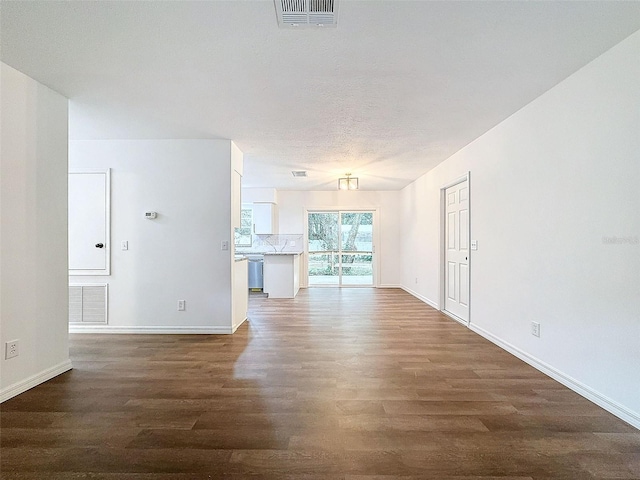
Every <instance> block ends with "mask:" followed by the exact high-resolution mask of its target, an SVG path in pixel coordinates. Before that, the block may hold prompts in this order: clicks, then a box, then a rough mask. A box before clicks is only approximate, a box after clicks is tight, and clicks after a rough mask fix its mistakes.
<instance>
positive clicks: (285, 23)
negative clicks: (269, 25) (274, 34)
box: [274, 0, 338, 28]
mask: <svg viewBox="0 0 640 480" xmlns="http://www.w3.org/2000/svg"><path fill="white" fill-rule="evenodd" d="M274 3H275V6H276V13H277V15H278V25H280V27H281V28H288V27H304V26H307V27H310V26H311V27H335V26H336V24H337V19H338V16H337V13H338V0H274Z"/></svg>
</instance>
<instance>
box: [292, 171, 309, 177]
mask: <svg viewBox="0 0 640 480" xmlns="http://www.w3.org/2000/svg"><path fill="white" fill-rule="evenodd" d="M291 174H292V175H293V176H294V177H306V176H307V172H306V170H293V171H292V172H291Z"/></svg>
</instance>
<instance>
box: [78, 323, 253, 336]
mask: <svg viewBox="0 0 640 480" xmlns="http://www.w3.org/2000/svg"><path fill="white" fill-rule="evenodd" d="M240 325H241V324H240ZM240 325H238V326H240ZM236 328H237V327H236ZM234 331H235V330H234V329H232V328H231V327H200V326H181V327H164V326H129V325H127V326H121V327H117V326H112V325H73V324H70V325H69V333H124V334H149V335H151V334H169V335H181V334H185V335H186V334H202V335H212V334H213V335H230V334H232V333H233V332H234Z"/></svg>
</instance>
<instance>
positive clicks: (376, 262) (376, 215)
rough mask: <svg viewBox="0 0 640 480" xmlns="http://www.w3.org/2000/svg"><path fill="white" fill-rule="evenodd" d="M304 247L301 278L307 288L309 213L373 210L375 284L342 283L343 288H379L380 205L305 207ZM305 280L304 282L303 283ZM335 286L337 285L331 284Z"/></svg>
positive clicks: (303, 285) (301, 285) (302, 286)
mask: <svg viewBox="0 0 640 480" xmlns="http://www.w3.org/2000/svg"><path fill="white" fill-rule="evenodd" d="M303 211H304V240H303V241H304V248H305V256H306V259H305V262H304V266H303V267H302V268H301V269H300V270H301V272H300V273H301V274H302V275H303V277H302V278H301V279H300V288H307V287H308V286H309V251H308V250H307V249H308V247H309V213H313V212H373V245H372V249H373V252H372V253H373V261H372V263H373V266H372V269H373V285H371V286H364V287H361V286H358V285H353V286H349V285H342V286H341V288H372V287H373V288H378V287H379V286H380V274H379V273H380V256H379V254H378V252H379V250H380V249H379V245H380V228H379V227H378V222H379V221H380V207H342V206H330V207H326V206H324V207H304V208H303ZM303 280H304V284H303ZM330 286H331V287H335V285H330Z"/></svg>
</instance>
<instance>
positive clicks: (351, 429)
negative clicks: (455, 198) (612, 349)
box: [0, 289, 640, 480]
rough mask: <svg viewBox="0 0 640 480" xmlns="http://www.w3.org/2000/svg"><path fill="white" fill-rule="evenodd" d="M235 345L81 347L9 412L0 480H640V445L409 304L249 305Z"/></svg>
mask: <svg viewBox="0 0 640 480" xmlns="http://www.w3.org/2000/svg"><path fill="white" fill-rule="evenodd" d="M249 316H250V322H249V323H248V324H245V325H243V326H242V327H241V328H240V329H239V330H238V332H237V333H236V334H235V335H233V336H213V335H211V336H209V335H191V336H189V335H99V336H98V335H72V336H71V356H72V361H73V364H74V369H73V370H72V371H70V372H68V373H66V374H64V375H60V376H59V377H57V378H55V379H53V380H51V381H49V382H47V383H45V384H43V385H41V386H38V387H36V388H34V389H32V390H30V391H28V392H25V393H24V394H22V395H20V396H18V397H16V398H13V399H11V400H9V401H7V402H5V403H3V404H2V405H1V407H0V409H1V414H0V420H1V423H0V426H1V436H0V444H1V450H0V455H1V456H0V471H1V476H2V479H6V480H16V479H38V480H41V479H47V480H59V479H109V480H115V479H125V480H127V479H130V480H169V479H175V480H195V479H243V478H252V479H296V480H298V479H300V480H320V479H343V480H383V479H404V480H410V479H456V480H464V479H484V480H491V479H493V480H495V479H502V480H548V479H567V480H568V479H571V480H583V479H584V480H586V479H612V478H617V479H640V432H639V431H638V430H636V429H634V428H632V427H631V426H629V425H627V424H625V423H624V422H622V421H621V420H618V419H617V418H615V417H614V416H612V415H610V414H609V413H607V412H605V411H604V410H602V409H600V408H599V407H597V406H595V405H594V404H592V403H590V402H589V401H587V400H585V399H583V398H582V397H580V396H578V395H577V394H575V393H573V392H571V391H570V390H568V389H566V388H565V387H563V386H562V385H560V384H558V383H557V382H555V381H554V380H551V379H550V378H548V377H546V376H544V375H543V374H541V373H539V372H537V371H536V370H534V369H533V368H531V367H529V366H528V365H526V364H524V363H523V362H521V361H520V360H518V359H516V358H515V357H513V356H511V355H510V354H508V353H506V352H504V351H502V350H500V349H499V348H498V347H496V346H494V345H492V344H491V343H489V342H487V341H486V340H484V339H483V338H481V337H479V336H478V335H476V334H474V333H473V332H471V331H470V330H468V329H466V328H465V327H463V326H461V325H459V324H457V323H456V322H454V321H452V320H450V319H448V318H447V317H445V316H443V315H441V314H440V313H439V312H437V311H435V310H433V309H432V308H430V307H428V306H427V305H425V304H424V303H422V302H420V301H419V300H417V299H415V298H413V297H411V296H410V295H408V294H406V293H404V292H403V291H401V290H395V289H389V290H374V289H343V290H339V289H309V290H302V291H301V292H300V294H299V295H298V297H297V298H295V299H291V300H288V299H286V300H285V299H282V300H280V299H272V300H268V299H265V298H263V297H262V296H260V295H256V296H252V298H251V300H250V315H249Z"/></svg>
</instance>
